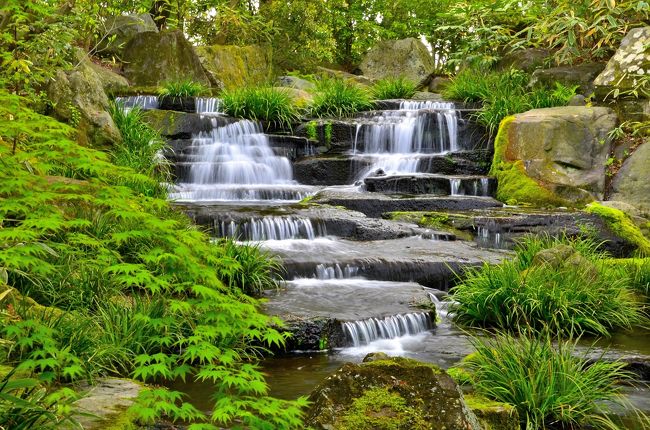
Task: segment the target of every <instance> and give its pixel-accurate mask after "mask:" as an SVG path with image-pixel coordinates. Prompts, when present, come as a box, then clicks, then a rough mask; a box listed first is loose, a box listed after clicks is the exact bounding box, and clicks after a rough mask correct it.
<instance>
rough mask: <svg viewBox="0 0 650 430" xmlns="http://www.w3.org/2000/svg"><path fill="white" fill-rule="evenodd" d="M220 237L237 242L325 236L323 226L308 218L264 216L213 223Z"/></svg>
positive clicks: (325, 232)
mask: <svg viewBox="0 0 650 430" xmlns="http://www.w3.org/2000/svg"><path fill="white" fill-rule="evenodd" d="M215 227H216V230H217V234H218V235H219V236H220V237H232V238H236V239H238V240H251V241H262V240H289V239H309V240H313V239H315V238H316V237H318V236H326V235H327V231H326V229H325V225H323V224H321V223H317V224H316V225H315V226H314V223H313V222H312V220H310V219H309V218H299V217H291V216H289V217H279V216H266V217H264V218H257V219H255V218H251V219H248V220H245V221H239V222H236V221H228V222H226V221H218V220H216V221H215Z"/></svg>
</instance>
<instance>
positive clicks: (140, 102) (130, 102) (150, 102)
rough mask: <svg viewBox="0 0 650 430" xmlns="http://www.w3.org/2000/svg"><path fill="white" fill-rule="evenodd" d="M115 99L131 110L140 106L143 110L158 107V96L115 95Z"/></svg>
mask: <svg viewBox="0 0 650 430" xmlns="http://www.w3.org/2000/svg"><path fill="white" fill-rule="evenodd" d="M115 101H116V102H117V103H119V104H121V105H122V106H123V107H124V109H126V110H130V109H133V108H134V107H139V108H140V109H142V110H148V109H158V96H128V97H115Z"/></svg>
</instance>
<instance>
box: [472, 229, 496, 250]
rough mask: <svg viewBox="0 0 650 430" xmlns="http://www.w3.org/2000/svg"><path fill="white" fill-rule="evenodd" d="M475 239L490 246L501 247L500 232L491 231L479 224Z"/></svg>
mask: <svg viewBox="0 0 650 430" xmlns="http://www.w3.org/2000/svg"><path fill="white" fill-rule="evenodd" d="M476 241H477V242H478V243H479V244H481V245H483V246H488V247H491V248H501V247H502V243H501V233H500V232H498V231H496V232H493V231H491V230H490V229H488V228H487V227H483V226H479V227H478V229H477V231H476Z"/></svg>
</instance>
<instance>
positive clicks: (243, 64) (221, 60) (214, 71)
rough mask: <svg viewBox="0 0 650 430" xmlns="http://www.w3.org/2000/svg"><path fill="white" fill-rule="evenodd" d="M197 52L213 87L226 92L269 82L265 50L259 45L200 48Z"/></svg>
mask: <svg viewBox="0 0 650 430" xmlns="http://www.w3.org/2000/svg"><path fill="white" fill-rule="evenodd" d="M196 52H197V54H198V56H199V59H200V60H201V64H203V67H204V68H205V70H206V72H207V73H208V76H209V77H210V80H211V81H212V82H213V86H217V87H220V86H221V85H220V84H219V83H222V84H223V87H224V88H226V89H233V88H238V87H242V86H247V85H248V86H253V85H258V84H261V83H264V82H266V80H267V79H268V78H269V75H270V73H271V64H270V62H269V59H268V56H267V53H266V50H265V49H264V48H262V47H260V46H257V45H249V46H235V45H210V46H199V47H197V48H196Z"/></svg>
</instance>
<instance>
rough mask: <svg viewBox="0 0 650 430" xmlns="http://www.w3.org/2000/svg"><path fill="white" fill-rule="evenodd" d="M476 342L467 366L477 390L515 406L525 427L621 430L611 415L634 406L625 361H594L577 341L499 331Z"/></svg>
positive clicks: (522, 425) (473, 340) (465, 363)
mask: <svg viewBox="0 0 650 430" xmlns="http://www.w3.org/2000/svg"><path fill="white" fill-rule="evenodd" d="M472 344H473V345H474V347H475V348H476V353H475V354H472V358H471V359H469V360H465V361H464V362H463V364H462V365H463V367H464V368H466V369H467V370H468V371H469V373H470V374H471V379H472V382H473V385H474V388H475V390H476V391H477V392H478V394H481V395H483V396H485V397H487V398H490V399H493V400H496V401H499V402H504V403H509V404H511V405H513V406H515V408H516V409H517V411H518V413H519V418H520V420H521V428H522V429H542V428H600V429H619V428H620V427H618V426H617V425H616V423H614V422H613V421H612V419H610V418H609V417H608V416H607V415H605V414H606V413H607V412H611V411H610V408H611V407H612V406H613V405H616V406H622V407H623V408H625V409H628V410H629V409H634V408H633V407H632V406H631V405H630V404H629V403H628V402H627V401H626V400H625V397H624V396H623V394H621V388H620V385H619V384H620V382H621V381H626V380H628V381H629V380H631V375H630V374H629V373H628V372H626V371H624V370H623V367H624V364H623V363H621V362H607V361H602V360H598V361H595V362H594V361H593V360H588V359H587V356H588V354H589V351H586V352H581V353H578V351H577V350H576V342H575V341H559V342H557V343H555V342H553V341H552V337H551V336H548V335H543V336H541V338H538V337H536V336H533V337H531V336H529V335H525V334H524V335H520V336H519V337H513V336H511V335H507V334H498V335H496V336H495V337H484V338H476V337H474V338H472ZM608 405H609V406H608ZM636 412H637V413H639V412H638V411H636Z"/></svg>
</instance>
